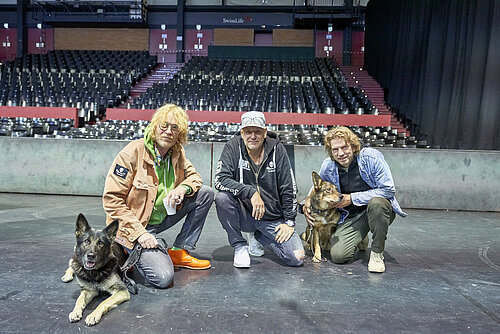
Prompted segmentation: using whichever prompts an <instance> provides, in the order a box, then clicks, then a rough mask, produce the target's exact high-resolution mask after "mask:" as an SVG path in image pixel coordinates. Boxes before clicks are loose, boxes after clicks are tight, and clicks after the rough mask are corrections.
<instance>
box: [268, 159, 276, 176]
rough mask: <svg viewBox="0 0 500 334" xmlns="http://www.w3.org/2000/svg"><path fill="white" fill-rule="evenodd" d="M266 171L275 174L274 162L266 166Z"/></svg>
mask: <svg viewBox="0 0 500 334" xmlns="http://www.w3.org/2000/svg"><path fill="white" fill-rule="evenodd" d="M266 170H267V171H268V172H269V173H274V172H276V164H275V163H274V161H271V162H269V165H267V168H266Z"/></svg>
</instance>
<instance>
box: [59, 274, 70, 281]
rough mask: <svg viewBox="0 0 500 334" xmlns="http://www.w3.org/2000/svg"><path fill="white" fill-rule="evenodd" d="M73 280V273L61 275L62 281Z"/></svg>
mask: <svg viewBox="0 0 500 334" xmlns="http://www.w3.org/2000/svg"><path fill="white" fill-rule="evenodd" d="M72 280H73V275H71V274H65V275H64V276H63V277H61V281H63V282H64V283H68V282H71V281H72Z"/></svg>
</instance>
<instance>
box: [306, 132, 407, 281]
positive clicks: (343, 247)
mask: <svg viewBox="0 0 500 334" xmlns="http://www.w3.org/2000/svg"><path fill="white" fill-rule="evenodd" d="M325 149H326V152H327V153H328V156H329V158H327V159H325V161H323V164H322V165H321V169H320V172H319V175H320V176H321V178H322V179H323V180H326V181H329V182H331V183H333V184H335V186H336V187H337V189H338V190H339V191H340V192H341V193H342V194H343V197H342V200H341V201H340V202H339V203H338V204H337V208H338V209H339V210H340V212H341V217H340V220H339V222H338V225H339V226H338V228H337V230H336V231H335V234H334V235H333V236H332V240H331V249H330V255H331V257H332V261H333V262H335V263H345V262H347V261H349V260H350V259H352V258H353V257H354V253H355V251H356V247H357V246H358V248H360V249H362V248H366V247H367V246H368V245H367V242H366V241H368V239H367V235H368V232H371V233H372V245H371V254H370V261H369V263H368V270H369V271H370V272H376V273H382V272H384V271H385V264H384V248H385V240H386V237H387V231H388V229H389V225H390V224H391V223H392V221H393V220H394V218H395V214H396V213H397V214H398V215H400V216H402V217H406V213H404V212H403V211H402V210H401V207H400V206H399V203H398V201H397V200H396V198H395V197H394V195H395V193H396V189H395V187H394V181H393V179H392V174H391V171H390V169H389V165H388V164H387V162H386V161H385V159H384V156H383V155H382V153H381V152H379V151H377V150H375V149H373V148H363V149H362V148H361V143H360V141H359V139H358V137H357V136H356V134H355V133H354V132H352V131H351V130H350V129H348V128H346V127H344V126H339V127H336V128H333V129H331V130H330V131H328V133H327V135H326V136H325ZM310 212H311V208H310V207H308V206H307V205H305V206H304V214H305V216H306V220H307V222H308V223H309V225H314V223H313V219H312V217H311V216H310ZM365 238H366V239H365ZM363 241H365V242H363Z"/></svg>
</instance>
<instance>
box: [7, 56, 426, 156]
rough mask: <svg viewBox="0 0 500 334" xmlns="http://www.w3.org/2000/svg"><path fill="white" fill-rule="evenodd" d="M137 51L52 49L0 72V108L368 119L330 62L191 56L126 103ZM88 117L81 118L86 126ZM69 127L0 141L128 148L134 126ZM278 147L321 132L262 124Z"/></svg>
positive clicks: (228, 127) (205, 132)
mask: <svg viewBox="0 0 500 334" xmlns="http://www.w3.org/2000/svg"><path fill="white" fill-rule="evenodd" d="M156 65H157V64H156V58H155V57H154V56H150V55H149V54H148V53H147V52H139V51H81V50H80V51H76V50H55V51H51V52H49V53H47V54H44V55H40V54H32V55H27V56H25V57H24V58H17V59H16V60H14V61H12V62H6V63H3V64H1V65H0V106H35V107H72V108H76V109H78V110H80V111H82V112H83V114H82V115H79V116H80V117H83V116H85V120H86V121H91V123H94V122H95V121H96V119H97V118H96V116H98V115H97V114H98V113H100V114H101V115H100V116H103V115H102V114H103V113H104V110H105V108H114V107H117V106H119V105H123V103H124V102H125V101H127V103H126V107H127V108H128V109H156V108H158V107H160V106H161V105H163V104H165V103H167V102H169V103H175V104H177V105H179V106H181V107H183V108H184V109H186V110H193V111H196V110H208V111H211V110H221V111H249V110H261V111H264V112H283V113H316V114H318V113H323V114H357V115H362V114H371V115H376V114H378V110H377V108H376V107H374V106H373V104H372V101H370V99H369V98H368V97H367V96H366V94H365V92H364V91H363V90H362V89H361V88H360V87H352V86H351V87H350V86H349V85H348V81H347V79H346V77H345V76H344V74H343V73H342V71H341V70H340V69H339V68H338V67H337V66H336V64H335V63H334V61H333V60H332V59H326V58H318V59H315V60H313V61H265V60H212V59H209V58H208V57H193V58H192V59H191V60H190V61H189V62H188V63H187V64H186V65H185V66H184V67H183V68H182V70H180V71H179V72H178V73H177V74H176V75H174V76H173V78H171V79H170V80H169V81H168V82H163V83H157V84H154V85H153V86H152V87H151V88H148V89H147V90H146V92H145V93H143V94H142V95H140V96H139V97H137V98H135V99H134V100H128V99H129V97H130V95H131V94H130V91H131V88H132V87H133V86H134V85H136V84H137V83H138V82H139V81H140V80H141V79H143V78H144V77H146V76H147V75H148V73H150V72H151V71H152V69H153V68H155V66H156ZM88 115H90V117H87V116H88ZM74 124H75V123H74V121H73V120H70V119H42V118H31V119H30V118H7V117H2V118H1V122H0V136H10V137H44V138H102V139H125V140H130V139H136V138H140V137H142V135H143V130H144V128H145V126H146V125H147V122H144V121H136V122H133V121H112V120H108V121H106V122H97V124H95V125H89V124H86V125H85V127H83V128H74ZM351 128H352V129H353V130H354V131H355V132H356V133H357V134H358V135H359V136H360V138H362V139H363V142H364V143H365V144H366V145H371V146H378V147H382V146H386V147H387V146H388V147H427V145H426V143H425V141H422V142H417V141H416V140H415V138H414V137H411V136H407V135H405V134H403V133H398V131H397V130H394V129H391V128H390V127H385V128H374V127H351ZM270 129H271V130H273V131H276V132H278V133H279V134H280V138H281V140H282V141H283V142H284V143H286V144H305V145H321V144H322V141H323V135H324V133H325V131H327V127H326V126H322V125H284V124H280V125H270ZM236 131H238V126H237V125H235V124H227V123H196V122H194V123H192V124H191V125H190V129H189V140H192V141H226V140H228V139H229V138H230V137H231V136H232V135H233V134H234V133H235V132H236Z"/></svg>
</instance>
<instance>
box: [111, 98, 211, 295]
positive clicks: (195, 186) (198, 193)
mask: <svg viewBox="0 0 500 334" xmlns="http://www.w3.org/2000/svg"><path fill="white" fill-rule="evenodd" d="M188 122H189V118H188V115H187V114H186V112H185V111H184V110H183V109H182V108H180V107H178V106H176V105H173V104H166V105H164V106H163V107H161V108H159V109H158V110H157V111H156V112H155V114H154V115H153V118H152V120H151V124H149V125H148V127H147V128H146V131H145V134H144V138H142V139H138V140H134V141H132V142H130V143H129V144H128V145H127V146H125V148H124V149H123V150H122V151H121V152H120V153H118V155H117V157H116V158H115V159H114V161H113V164H112V165H111V167H110V169H109V172H108V175H107V177H106V184H105V187H104V194H103V206H104V210H105V211H106V216H107V220H106V223H107V224H109V223H111V222H112V221H113V220H115V219H118V220H119V222H120V227H119V229H118V233H117V236H116V239H115V240H116V241H117V242H118V243H119V244H121V245H122V246H123V247H124V248H125V249H126V250H127V251H129V252H130V251H131V250H132V249H133V248H134V245H135V244H136V243H139V244H140V245H141V246H142V248H143V251H142V253H141V257H140V259H139V260H138V262H137V263H136V267H137V269H138V270H139V272H140V273H141V275H143V276H144V278H145V279H146V280H147V281H148V282H149V283H150V284H151V285H153V286H154V287H157V288H166V287H167V286H169V285H170V283H171V282H172V280H173V276H174V267H183V268H189V269H208V268H210V266H211V265H210V261H208V260H200V259H197V258H195V257H193V256H191V255H190V254H189V252H188V250H192V249H194V248H195V246H196V242H197V241H198V239H199V237H200V234H201V231H202V228H203V225H204V224H205V219H206V217H207V214H208V211H209V210H210V206H211V205H212V202H213V199H214V191H213V190H212V188H210V187H207V186H204V185H202V180H201V176H200V174H199V173H198V172H197V171H196V170H195V168H194V166H193V165H192V164H191V162H190V161H189V160H188V159H187V158H186V154H185V152H184V148H183V146H182V145H183V144H184V143H186V141H187V132H188ZM167 210H168V211H167ZM184 217H186V220H185V221H184V224H183V226H182V229H181V231H180V232H179V234H178V235H177V238H176V239H175V241H174V243H173V247H172V248H170V249H169V250H168V254H165V253H163V252H161V251H160V249H159V248H158V239H157V235H158V234H159V233H161V232H163V231H165V230H167V229H169V228H170V227H172V226H173V225H175V224H176V223H178V222H179V221H180V220H181V219H182V218H184Z"/></svg>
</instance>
